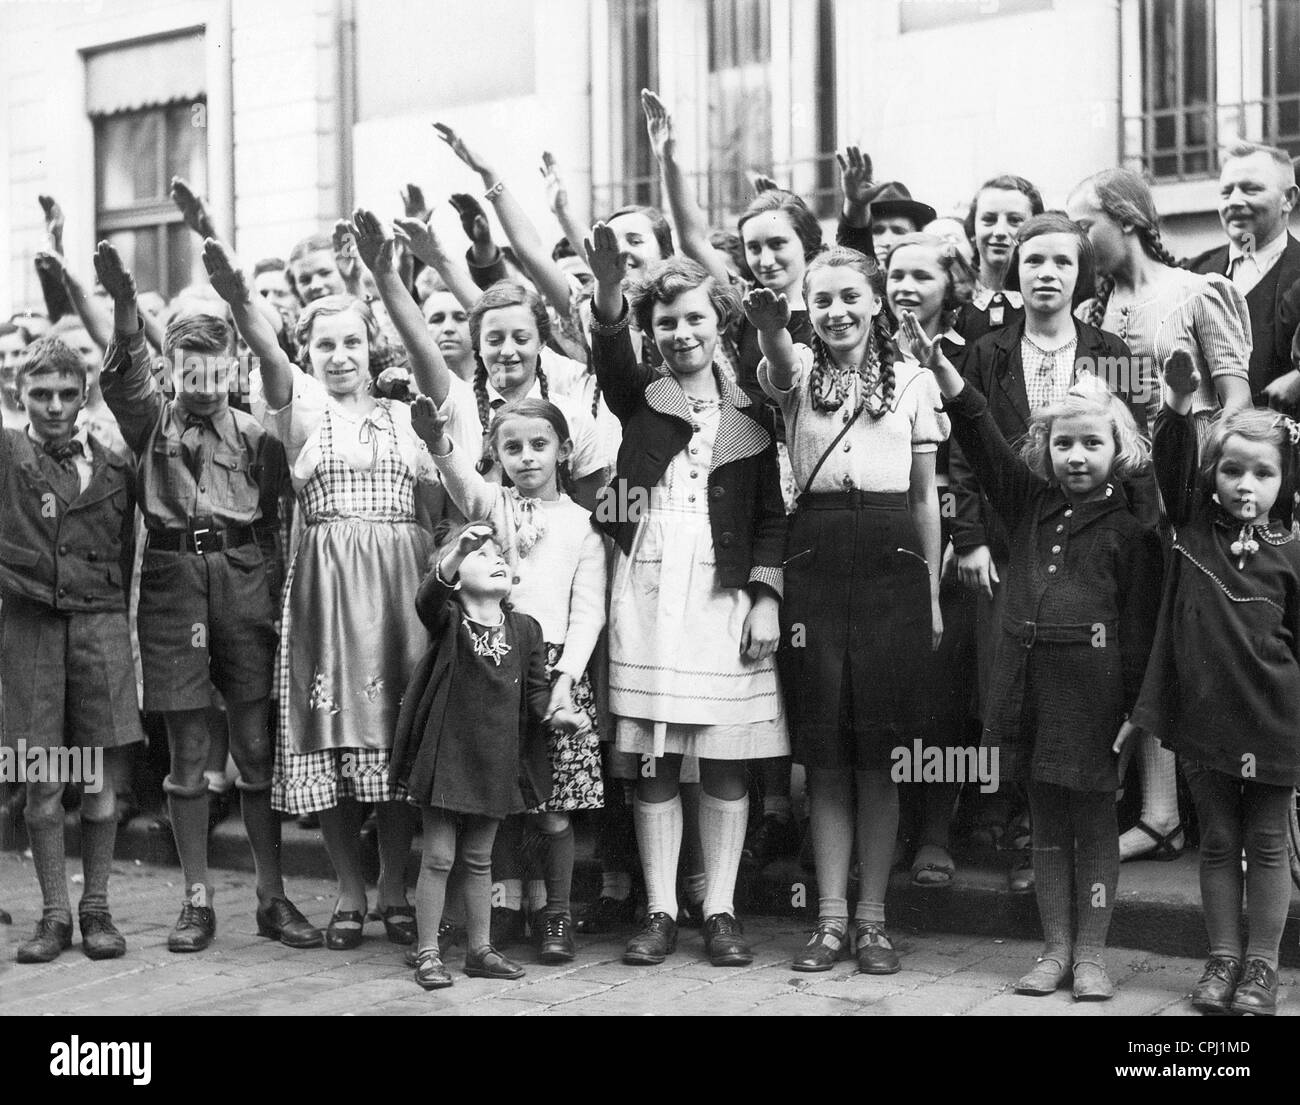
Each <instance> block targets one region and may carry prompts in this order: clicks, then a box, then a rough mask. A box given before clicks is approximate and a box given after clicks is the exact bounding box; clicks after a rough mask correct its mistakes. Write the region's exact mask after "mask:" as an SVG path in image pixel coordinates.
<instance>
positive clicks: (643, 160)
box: [592, 0, 659, 218]
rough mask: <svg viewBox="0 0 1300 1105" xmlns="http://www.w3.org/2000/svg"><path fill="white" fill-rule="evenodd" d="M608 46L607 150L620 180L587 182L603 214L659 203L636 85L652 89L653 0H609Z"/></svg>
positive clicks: (594, 205)
mask: <svg viewBox="0 0 1300 1105" xmlns="http://www.w3.org/2000/svg"><path fill="white" fill-rule="evenodd" d="M609 13H610V24H609V25H610V47H611V55H612V58H613V61H614V74H613V85H614V88H615V89H617V97H618V98H617V108H616V110H615V111H614V113H613V120H612V123H613V134H612V138H613V152H614V154H615V156H616V157H618V159H619V160H618V163H617V165H616V166H615V171H616V174H617V173H619V172H621V174H622V176H621V179H615V180H613V181H611V182H610V183H609V184H600V185H593V186H592V213H593V214H594V215H596V216H597V217H599V218H605V217H607V216H608V215H609V213H610V212H611V211H616V210H617V209H618V208H620V207H623V206H626V205H627V204H632V203H639V204H646V205H654V204H657V203H658V202H659V167H658V165H657V164H656V162H655V156H654V152H653V151H652V150H651V149H650V139H649V138H648V137H647V135H646V132H645V119H644V117H643V116H642V114H641V89H643V88H657V87H658V84H659V81H658V74H659V62H658V53H657V51H656V49H655V42H656V41H657V37H658V33H659V27H658V12H657V0H610V5H609Z"/></svg>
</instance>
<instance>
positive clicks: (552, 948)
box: [537, 910, 578, 963]
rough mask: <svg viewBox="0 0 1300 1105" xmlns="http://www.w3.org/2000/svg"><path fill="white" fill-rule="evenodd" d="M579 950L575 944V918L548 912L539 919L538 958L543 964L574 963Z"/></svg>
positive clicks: (557, 911) (539, 916)
mask: <svg viewBox="0 0 1300 1105" xmlns="http://www.w3.org/2000/svg"><path fill="white" fill-rule="evenodd" d="M577 955H578V949H577V947H576V946H575V945H574V943H573V917H572V916H570V915H569V914H568V913H561V912H560V911H559V910H547V911H544V912H542V913H540V914H539V915H538V918H537V958H538V959H540V960H541V961H542V962H543V963H572V962H573V960H574V959H576V958H577Z"/></svg>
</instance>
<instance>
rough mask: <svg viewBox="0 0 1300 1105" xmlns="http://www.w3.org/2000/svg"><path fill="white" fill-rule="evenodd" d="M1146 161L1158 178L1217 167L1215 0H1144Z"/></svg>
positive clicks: (1194, 174)
mask: <svg viewBox="0 0 1300 1105" xmlns="http://www.w3.org/2000/svg"><path fill="white" fill-rule="evenodd" d="M1140 19H1141V24H1140V25H1141V39H1140V42H1141V50H1142V150H1143V154H1142V157H1143V162H1144V164H1145V167H1146V168H1147V169H1148V170H1149V171H1150V173H1151V174H1152V176H1154V177H1156V178H1157V179H1166V180H1168V179H1183V178H1187V177H1198V176H1205V175H1207V174H1211V173H1213V172H1215V171H1216V169H1217V157H1216V147H1217V144H1218V136H1217V125H1216V124H1217V120H1216V117H1215V115H1216V112H1215V79H1216V74H1215V41H1214V3H1213V0H1141V7H1140Z"/></svg>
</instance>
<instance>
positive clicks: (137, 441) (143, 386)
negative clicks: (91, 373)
mask: <svg viewBox="0 0 1300 1105" xmlns="http://www.w3.org/2000/svg"><path fill="white" fill-rule="evenodd" d="M95 275H96V276H98V277H99V282H100V283H101V284H102V285H103V286H104V290H105V291H106V292H108V294H109V296H110V297H111V298H112V300H113V330H114V334H113V340H112V341H111V342H110V343H109V346H108V353H107V355H106V356H105V357H104V372H103V375H102V376H101V377H100V387H101V390H102V391H103V394H104V402H105V403H107V404H108V409H109V410H111V411H112V412H113V417H114V418H116V419H117V424H118V427H119V428H120V429H121V431H122V437H123V438H124V439H125V440H126V443H127V445H129V446H130V448H131V451H132V452H133V453H136V454H139V453H140V452H142V451H143V450H144V448H145V447H146V445H147V442H148V440H149V434H150V431H152V429H153V427H154V426H155V425H156V424H157V421H158V416H159V414H160V413H161V412H162V407H163V397H162V393H161V389H160V388H159V386H158V383H157V381H156V380H155V379H154V375H153V371H152V363H151V358H150V356H149V350H148V348H147V347H146V346H145V342H144V333H143V330H142V328H141V326H140V321H139V306H138V304H137V302H136V290H135V278H134V277H132V275H131V273H130V272H128V271H127V268H126V266H125V265H123V264H122V258H121V257H120V256H119V255H118V252H117V250H115V249H114V248H113V247H112V246H111V245H110V244H109V243H108V242H100V243H99V247H98V249H97V250H96V251H95Z"/></svg>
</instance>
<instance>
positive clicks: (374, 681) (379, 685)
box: [361, 675, 384, 702]
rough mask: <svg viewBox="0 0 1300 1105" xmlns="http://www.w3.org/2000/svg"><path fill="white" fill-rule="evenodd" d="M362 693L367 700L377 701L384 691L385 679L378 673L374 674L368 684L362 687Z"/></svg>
mask: <svg viewBox="0 0 1300 1105" xmlns="http://www.w3.org/2000/svg"><path fill="white" fill-rule="evenodd" d="M361 693H362V694H363V695H365V696H366V701H367V702H376V701H378V699H379V696H380V695H381V694H383V693H384V680H383V678H382V677H380V676H378V675H372V676H371V677H370V678H369V679H368V680H367V681H366V685H365V686H364V687H362V688H361Z"/></svg>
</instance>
